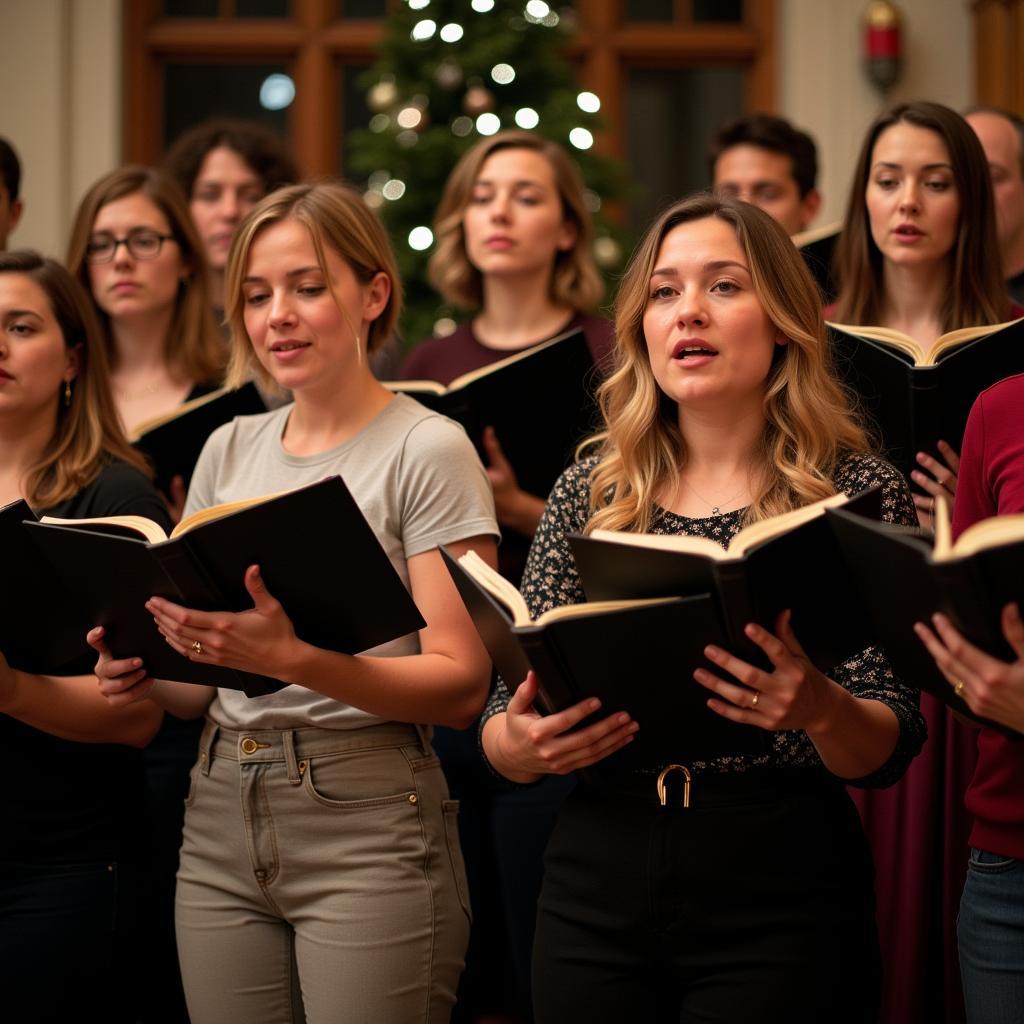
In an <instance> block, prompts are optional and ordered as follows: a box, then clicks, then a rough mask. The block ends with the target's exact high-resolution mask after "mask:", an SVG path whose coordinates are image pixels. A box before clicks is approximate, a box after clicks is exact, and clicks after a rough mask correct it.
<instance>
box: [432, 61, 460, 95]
mask: <svg viewBox="0 0 1024 1024" xmlns="http://www.w3.org/2000/svg"><path fill="white" fill-rule="evenodd" d="M434 81H435V82H437V84H438V85H439V86H441V88H442V89H448V90H451V89H456V88H458V87H459V86H460V85H462V68H460V67H459V65H458V64H456V63H455V61H453V60H445V61H442V62H441V63H440V64H438V66H437V70H436V71H435V72H434Z"/></svg>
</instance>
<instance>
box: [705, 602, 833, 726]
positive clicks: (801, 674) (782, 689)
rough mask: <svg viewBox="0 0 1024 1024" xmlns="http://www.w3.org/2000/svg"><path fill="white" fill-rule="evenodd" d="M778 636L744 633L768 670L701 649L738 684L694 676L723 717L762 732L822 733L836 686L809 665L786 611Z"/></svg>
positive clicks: (751, 628)
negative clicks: (766, 661) (710, 694)
mask: <svg viewBox="0 0 1024 1024" xmlns="http://www.w3.org/2000/svg"><path fill="white" fill-rule="evenodd" d="M775 630H776V632H777V633H778V636H773V635H772V634H771V633H769V632H768V630H766V629H762V628H761V627H760V626H758V625H756V624H754V623H750V624H749V625H748V626H747V627H746V628H745V629H744V633H746V635H747V636H748V637H749V638H750V639H751V640H752V641H753V642H754V643H755V644H757V646H758V647H760V648H761V650H762V651H764V653H765V654H766V655H767V656H768V659H769V660H770V661H771V663H772V671H771V672H766V671H763V670H762V669H759V668H755V667H754V666H753V665H751V664H750V663H749V662H746V661H743V660H742V659H741V658H737V657H735V656H734V655H732V654H730V653H729V652H728V651H723V650H722V649H721V648H720V647H705V648H704V654H705V655H706V656H707V658H708V659H709V660H710V661H713V662H714V663H715V664H716V665H718V666H719V667H720V668H722V669H724V670H725V671H726V672H728V673H729V675H731V676H733V677H735V679H738V680H739V683H741V684H742V685H739V684H737V683H736V682H728V681H726V680H725V679H722V678H721V677H719V676H716V675H714V674H713V673H711V672H709V671H707V669H703V668H698V669H696V670H695V671H694V673H693V676H694V678H695V679H696V680H697V682H698V683H700V684H701V686H704V687H707V689H709V690H712V691H713V692H714V693H716V694H718V696H719V697H720V698H722V699H721V700H716V699H714V698H712V699H711V700H709V701H708V707H710V708H711V709H712V710H713V711H716V712H717V713H718V714H720V715H721V716H722V717H723V718H728V719H730V720H731V721H733V722H742V723H744V724H746V725H756V726H758V727H759V728H761V729H768V730H770V731H773V732H774V731H777V730H782V729H803V730H805V731H806V732H808V733H813V732H814V731H815V730H816V729H819V728H824V727H825V725H826V723H827V721H828V719H829V715H830V713H831V711H832V708H833V702H832V695H833V688H834V687H835V686H836V684H835V683H833V682H832V681H831V680H830V679H829V678H827V677H826V676H825V675H823V674H822V673H821V672H819V671H818V669H816V668H815V667H814V665H812V664H811V662H810V660H809V659H808V657H807V655H806V654H805V653H804V650H803V648H802V647H801V646H800V641H799V640H797V638H796V636H795V635H794V633H793V630H792V628H791V627H790V612H789V610H788V609H787V610H786V611H784V612H782V613H781V614H780V615H779V617H778V619H777V620H776V623H775Z"/></svg>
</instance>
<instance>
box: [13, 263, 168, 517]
mask: <svg viewBox="0 0 1024 1024" xmlns="http://www.w3.org/2000/svg"><path fill="white" fill-rule="evenodd" d="M0 274H23V275H24V276H25V277H27V278H29V279H30V280H31V281H33V282H34V283H35V284H37V285H38V286H39V287H40V288H41V289H42V290H43V292H44V293H45V294H46V298H47V301H48V302H49V304H50V309H51V310H52V311H53V315H54V318H55V319H56V321H57V324H58V326H59V327H60V330H61V334H62V335H63V337H64V347H65V348H66V349H68V350H72V351H77V354H78V369H77V372H76V373H75V376H74V378H73V379H72V380H71V382H70V387H71V400H70V401H66V400H65V397H64V393H63V392H64V388H63V386H62V387H61V388H60V390H59V391H58V392H57V393H55V394H54V396H53V402H54V406H55V407H56V412H57V417H56V425H55V429H54V432H53V435H52V436H51V438H50V440H49V441H48V442H47V443H46V447H45V448H44V449H43V452H42V454H41V455H40V457H39V459H38V460H37V461H36V463H35V465H33V466H30V467H29V470H28V473H27V474H26V476H25V500H26V501H27V502H28V503H29V505H31V506H32V507H33V508H36V509H45V508H52V507H53V506H54V505H59V504H60V503H61V502H64V501H67V500H68V499H69V498H72V497H74V496H75V495H76V494H77V493H78V492H79V491H81V490H82V488H84V487H87V486H88V485H89V484H91V483H92V482H93V480H95V479H96V477H98V476H99V475H100V472H101V470H102V469H103V467H104V466H106V465H107V464H108V463H109V462H111V461H113V460H115V459H116V460H119V461H121V462H127V463H128V464H129V465H131V466H134V467H135V468H136V469H137V470H138V471H139V472H140V473H142V474H144V475H145V476H147V477H149V478H150V479H152V477H153V474H152V471H151V470H150V469H149V467H148V466H147V465H146V463H145V461H144V460H143V458H142V456H141V455H140V454H139V453H138V452H137V451H136V450H135V449H134V448H133V447H132V446H131V445H130V444H129V443H128V441H127V440H126V439H125V436H124V433H123V432H122V430H121V424H120V421H119V420H118V418H117V409H116V408H115V406H114V399H113V397H112V396H111V393H110V369H109V365H108V360H107V352H106V348H105V347H104V345H103V341H102V333H101V331H100V326H99V322H98V321H97V319H96V314H95V312H94V310H93V304H92V301H91V299H90V298H89V296H88V295H87V294H86V292H85V290H84V289H83V288H82V287H81V286H80V285H79V283H78V282H77V281H76V280H75V279H74V278H73V277H72V276H71V274H70V273H69V272H68V271H67V270H65V269H64V267H62V266H61V265H60V264H59V263H58V262H57V261H56V260H52V259H49V258H47V257H43V256H40V255H39V253H37V252H32V251H30V250H27V249H26V250H20V251H17V252H0Z"/></svg>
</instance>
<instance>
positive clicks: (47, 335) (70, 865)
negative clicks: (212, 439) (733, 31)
mask: <svg viewBox="0 0 1024 1024" xmlns="http://www.w3.org/2000/svg"><path fill="white" fill-rule="evenodd" d="M144 474H145V466H144V464H143V462H142V459H141V458H140V456H139V455H138V453H137V452H135V451H134V450H133V449H132V447H131V446H130V445H129V444H128V442H127V441H126V440H125V438H124V436H123V434H122V432H121V429H120V427H119V426H118V422H117V413H116V411H115V410H114V405H113V402H112V401H111V397H110V389H109V384H108V370H107V358H106V352H105V350H104V347H103V345H102V343H101V341H100V336H99V326H98V324H97V323H96V318H95V314H94V313H93V309H92V304H91V303H90V301H89V299H88V297H87V295H86V294H85V293H84V292H83V291H82V289H81V288H80V287H79V286H78V284H77V282H76V281H75V280H74V278H72V277H71V275H70V274H69V273H68V272H67V271H66V270H65V269H64V268H63V267H62V266H61V265H60V264H58V263H57V262H56V261H54V260H51V259H44V258H43V257H41V256H39V255H38V254H36V253H32V252H8V253H0V506H2V505H6V504H9V503H11V502H14V501H17V500H18V499H24V500H25V501H26V502H28V504H29V505H30V507H31V508H32V509H33V511H34V512H35V513H36V514H37V515H40V516H41V515H44V514H49V515H54V516H60V517H63V518H67V519H78V518H83V517H88V516H104V515H140V516H147V517H149V518H150V519H154V520H156V521H157V522H162V523H163V524H164V525H169V522H168V519H167V510H166V508H165V507H164V504H163V502H162V501H161V500H160V498H159V495H158V494H157V493H156V490H155V489H154V488H153V486H152V484H150V482H149V481H148V480H147V479H146V476H145V475H144ZM3 585H4V586H5V587H17V586H18V581H17V580H13V581H12V579H11V577H10V571H9V570H8V573H7V575H6V576H5V580H4V584H3ZM82 639H83V645H82V646H83V648H84V650H85V651H88V648H87V647H85V644H84V637H83V638H82ZM12 660H14V659H13V658H12ZM93 662H94V659H92V658H90V657H88V655H86V656H85V657H84V659H82V658H79V659H78V660H77V661H76V662H73V663H71V664H69V665H65V666H63V667H61V668H60V670H59V674H55V675H40V674H36V673H34V672H32V671H28V670H27V669H31V668H38V667H40V666H38V665H35V666H33V665H26V664H25V663H17V662H16V665H17V668H15V667H14V666H13V665H11V664H9V663H8V662H7V660H6V658H5V657H4V652H3V651H0V776H2V778H3V780H4V781H3V785H2V787H0V815H2V818H3V828H0V949H2V950H3V954H2V956H0V992H2V993H3V996H2V999H3V1016H4V1019H6V1020H11V1021H29V1020H33V1021H56V1020H71V1019H74V1018H76V1017H77V1018H81V1019H85V1020H102V1021H108V1022H111V1024H121V1022H127V1021H133V1020H136V1019H137V1015H136V1013H135V1009H136V1008H135V1007H134V1006H131V1005H130V1003H131V996H130V994H129V993H130V992H131V991H132V990H133V985H132V984H126V983H124V981H123V980H122V979H120V978H118V979H114V978H113V977H112V976H111V973H110V965H111V962H112V957H113V951H114V950H116V949H118V948H119V947H120V946H122V945H124V946H126V948H133V947H132V946H131V945H130V943H129V940H130V938H131V936H132V929H131V924H130V921H129V918H130V917H131V916H132V915H134V914H135V913H136V911H137V910H138V909H139V906H140V903H141V900H140V896H139V884H140V879H139V875H140V868H141V865H142V862H143V857H144V854H145V843H146V828H147V824H146V802H145V792H144V776H143V768H142V763H141V758H140V753H139V750H138V749H137V748H139V747H144V746H145V745H146V743H147V742H149V740H150V739H151V738H152V736H153V734H154V733H155V732H156V730H157V728H158V726H159V724H160V717H161V716H160V711H159V709H158V708H156V707H147V706H143V705H137V706H135V707H133V708H126V709H123V710H120V711H119V710H116V709H112V708H110V707H109V706H108V704H107V703H106V701H104V700H103V699H102V698H101V697H100V696H99V694H98V693H97V692H96V686H95V683H93V684H92V685H89V684H90V682H91V680H92V665H93ZM48 667H52V668H54V669H56V668H57V667H56V666H48Z"/></svg>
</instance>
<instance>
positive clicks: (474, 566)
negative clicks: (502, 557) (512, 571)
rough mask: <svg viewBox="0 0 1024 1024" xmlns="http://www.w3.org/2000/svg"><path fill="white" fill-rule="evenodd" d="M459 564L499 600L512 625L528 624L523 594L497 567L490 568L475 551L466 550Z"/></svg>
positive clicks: (527, 613) (527, 611)
mask: <svg viewBox="0 0 1024 1024" xmlns="http://www.w3.org/2000/svg"><path fill="white" fill-rule="evenodd" d="M459 565H461V566H462V568H463V569H465V570H466V572H467V573H468V574H469V575H470V576H471V577H472V578H473V579H474V580H475V581H476V582H477V583H478V584H479V585H480V586H481V587H482V588H483V589H484V590H486V591H487V593H488V594H490V595H491V597H493V598H495V599H496V600H498V601H500V602H501V603H502V604H503V605H504V606H505V607H506V608H507V609H508V610H509V613H510V614H511V615H512V622H513V625H516V626H529V625H530V623H531V621H532V620H531V619H530V610H529V609H528V608H527V607H526V602H525V601H524V600H523V595H522V594H520V593H519V591H518V590H517V589H516V587H515V584H513V583H510V582H509V581H508V580H507V579H505V577H504V576H502V575H501V573H500V572H498V570H497V569H493V568H491V566H489V565H488V564H487V563H486V562H485V561H484V560H483V559H482V558H481V557H480V556H479V555H478V554H477V553H476V552H475V551H467V552H466V553H465V554H464V555H463V556H462V557H461V558H460V559H459Z"/></svg>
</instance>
